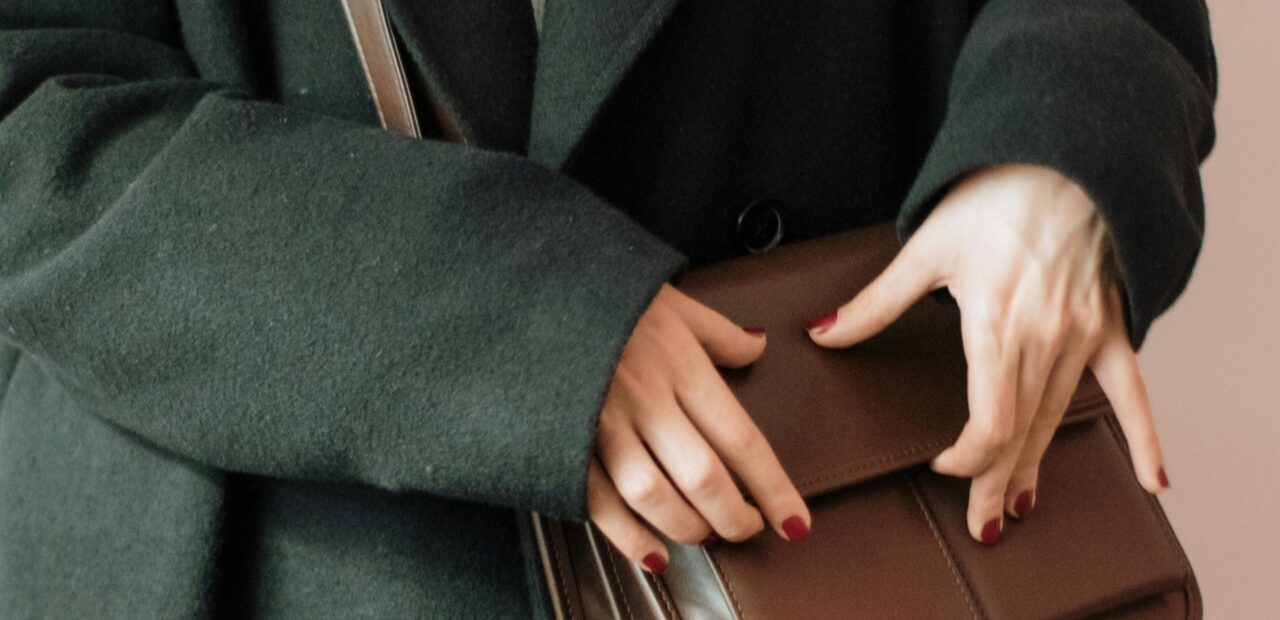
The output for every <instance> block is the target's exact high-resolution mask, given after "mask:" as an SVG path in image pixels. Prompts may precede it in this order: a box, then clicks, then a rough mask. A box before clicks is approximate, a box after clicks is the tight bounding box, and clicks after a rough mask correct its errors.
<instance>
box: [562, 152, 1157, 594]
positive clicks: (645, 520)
mask: <svg viewBox="0 0 1280 620" xmlns="http://www.w3.org/2000/svg"><path fill="white" fill-rule="evenodd" d="M1109 243H1110V242H1109V238H1108V235H1107V229H1106V225H1105V223H1104V221H1103V220H1102V218H1101V216H1100V215H1099V213H1098V211H1097V208H1096V207H1095V205H1094V204H1093V202H1092V200H1091V199H1090V198H1089V197H1088V195H1087V194H1086V193H1085V191H1084V190H1083V189H1082V188H1081V187H1080V186H1079V185H1078V184H1076V183H1075V182H1073V181H1071V180H1070V179H1068V178H1066V177H1064V176H1062V175H1061V174H1059V173H1058V172H1056V171H1054V170H1052V169H1049V168H1044V167H1040V166H1031V165H1021V164H1009V165H999V166H992V167H988V168H984V169H980V170H977V171H975V172H974V173H971V174H969V175H967V176H966V177H965V178H963V179H961V180H960V181H959V182H957V183H956V184H954V185H953V187H952V189H951V190H950V191H949V192H948V193H947V194H946V196H945V197H944V198H943V199H942V201H940V202H939V203H938V205H937V206H936V207H935V208H934V209H933V210H932V212H931V213H930V214H929V216H928V217H927V218H926V219H925V221H924V222H923V223H922V224H921V225H920V227H919V228H918V229H917V230H916V232H915V233H914V234H913V235H912V237H911V239H910V240H909V241H908V242H907V244H906V245H905V246H904V247H903V249H902V251H901V252H900V253H899V254H898V256H897V258H895V259H894V261H893V262H892V263H891V264H890V265H889V267H887V268H886V269H885V271H884V272H883V273H881V274H880V275H879V277H877V278H876V279H875V280H874V281H873V282H872V283H871V284H870V285H868V286H867V287H866V288H864V289H863V290H862V291H860V292H859V293H858V294H857V295H856V296H855V297H854V298H853V299H852V300H851V301H849V302H848V303H846V304H844V305H843V306H841V307H839V308H838V309H834V312H833V313H832V314H831V315H828V316H826V317H818V318H816V319H815V320H813V321H811V322H810V323H809V326H808V330H809V335H810V337H811V339H812V340H813V342H814V343H815V344H816V345H817V346H822V347H828V348H845V347H850V346H854V345H856V344H857V343H859V342H861V341H863V340H865V339H867V338H869V337H871V336H873V335H875V334H876V333H879V332H880V331H881V330H883V329H884V328H885V327H887V326H889V325H890V324H892V323H893V322H894V321H895V320H896V319H897V318H898V317H899V316H900V315H901V314H902V313H903V312H904V311H905V310H906V309H907V308H908V307H910V306H911V305H912V304H913V303H915V302H916V301H917V300H918V299H920V298H921V297H922V296H924V295H925V294H926V293H928V292H929V291H931V290H934V289H937V288H941V287H946V288H947V289H948V291H949V292H950V294H951V295H952V297H953V298H955V300H956V303H957V304H958V305H959V308H960V316H961V321H960V323H961V335H962V338H963V341H964V351H965V356H966V358H967V360H968V398H969V421H968V423H967V424H966V425H965V427H964V429H963V430H962V431H961V434H960V436H959V438H958V439H957V440H956V442H955V444H953V445H952V446H950V447H948V448H947V449H945V450H944V451H943V452H942V453H940V454H939V455H938V456H937V457H935V458H934V459H933V460H932V461H931V463H930V466H931V468H932V469H933V470H934V471H936V472H938V473H940V474H945V475H951V476H958V477H965V478H970V479H972V480H971V484H970V491H969V506H968V515H967V521H968V525H969V532H970V535H971V536H973V538H974V539H975V540H978V541H982V542H985V543H994V542H996V540H998V539H999V536H1000V532H1001V531H1002V530H1003V528H1004V526H1005V517H1006V515H1007V516H1009V517H1013V518H1019V517H1025V516H1026V515H1027V513H1028V512H1029V511H1030V510H1031V509H1032V508H1033V507H1034V504H1035V496H1036V492H1037V488H1036V487H1037V478H1038V472H1039V466H1040V461H1041V459H1042V457H1043V456H1044V453H1045V449H1046V448H1047V447H1048V445H1049V442H1050V439H1051V438H1052V436H1053V431H1054V429H1055V428H1056V427H1057V426H1058V423H1059V421H1060V420H1061V418H1062V416H1063V414H1064V413H1065V411H1066V408H1067V405H1068V402H1069V400H1070V397H1071V395H1072V393H1073V392H1074V391H1075V388H1076V386H1077V384H1078V383H1079V381H1080V377H1081V375H1082V373H1083V372H1084V369H1085V368H1089V369H1090V370H1091V371H1092V372H1093V374H1094V375H1095V376H1096V377H1097V379H1098V383H1099V384H1100V385H1101V387H1102V389H1103V391H1104V392H1105V393H1106V395H1107V397H1108V398H1109V399H1110V401H1111V404H1112V406H1113V408H1114V409H1115V412H1116V416H1117V418H1118V419H1119V421H1120V425H1121V428H1122V429H1123V431H1124V434H1125V437H1126V439H1127V440H1128V442H1129V445H1130V452H1131V454H1132V459H1133V467H1134V471H1135V472H1136V475H1137V479H1138V481H1139V482H1140V483H1141V485H1142V486H1143V487H1144V488H1145V489H1147V490H1148V491H1149V492H1151V493H1157V492H1159V491H1161V490H1163V489H1165V488H1167V487H1168V479H1167V477H1166V476H1165V473H1164V466H1163V456H1162V454H1161V449H1160V443H1159V440H1158V439H1157V436H1156V430H1155V424H1154V420H1153V418H1152V414H1151V409H1150V405H1149V403H1148V399H1147V392H1146V387H1145V385H1144V383H1143V380H1142V375H1141V373H1140V372H1139V368H1138V361H1137V356H1136V354H1135V352H1134V351H1133V349H1132V347H1131V346H1130V344H1129V338H1128V332H1127V329H1126V326H1125V324H1124V316H1123V308H1122V305H1121V300H1120V292H1119V288H1118V286H1117V284H1116V281H1117V278H1116V276H1115V275H1114V268H1112V267H1111V264H1112V263H1111V258H1110V256H1109V249H1108V248H1109ZM797 328H799V326H797ZM754 331H755V330H747V329H744V328H742V327H739V326H737V325H735V324H733V323H732V322H731V321H729V320H728V319H727V318H725V317H723V316H721V315H719V314H717V313H716V312H715V311H713V310H711V309H709V308H707V307H705V306H703V305H701V304H699V303H698V302H696V301H694V300H692V299H690V298H689V297H687V296H685V295H684V294H683V293H681V292H680V291H678V290H677V289H675V288H674V287H671V286H664V287H663V289H662V290H661V291H660V292H659V293H658V295H657V297H656V298H655V299H654V301H653V303H652V304H651V306H650V307H649V309H648V310H647V311H646V312H645V313H644V314H643V315H642V316H641V317H640V319H639V322H638V323H637V325H636V328H635V330H634V331H633V332H632V335H631V337H630V339H629V341H628V343H627V345H626V347H625V349H624V351H623V354H622V357H621V358H620V360H619V363H618V367H617V369H616V371H615V374H614V377H613V381H612V383H611V385H610V387H609V389H608V392H607V395H606V397H605V403H604V406H603V408H602V410H601V412H600V426H599V437H598V439H599V441H598V444H597V450H596V454H595V455H594V457H593V459H592V460H591V463H590V467H589V470H588V477H587V504H588V513H589V517H590V519H591V520H592V522H593V523H595V525H596V526H597V527H598V528H599V530H600V531H601V533H603V534H604V535H605V537H606V538H608V539H609V540H610V541H611V542H612V543H613V544H614V545H615V546H616V547H618V549H619V550H620V551H621V552H622V553H624V554H625V555H627V556H628V557H629V558H631V559H632V560H633V561H635V562H638V563H640V564H641V565H642V566H644V567H645V568H646V569H647V570H651V571H657V572H661V571H662V570H664V569H665V567H666V564H667V560H668V557H669V556H668V552H667V548H666V545H665V543H664V541H663V538H664V537H665V538H667V539H670V540H673V541H676V542H681V543H685V544H696V543H698V542H701V541H703V540H704V539H705V538H707V536H708V535H710V534H712V533H714V534H715V535H717V536H718V537H719V538H721V539H724V540H728V541H742V540H746V539H747V538H750V537H752V536H754V535H756V534H758V533H759V532H761V531H762V530H763V529H764V528H765V527H766V525H768V526H769V527H771V528H772V529H773V530H774V531H775V532H776V533H777V534H778V535H780V536H782V537H783V538H786V539H788V540H793V541H799V540H803V539H804V537H805V535H807V532H808V530H809V528H810V527H812V522H811V516H810V513H809V510H808V508H807V506H806V505H805V502H804V500H803V499H802V498H801V497H800V494H799V493H798V492H797V491H796V489H795V487H794V486H793V484H792V483H791V481H790V479H789V477H788V476H787V474H786V472H784V471H783V469H782V467H781V465H780V464H779V463H778V460H777V458H776V456H775V455H774V453H773V451H772V449H771V448H770V447H769V445H768V442H767V441H766V440H765V439H764V437H763V435H761V434H760V431H759V430H758V429H757V428H756V427H755V425H754V424H752V422H751V420H750V418H749V417H748V416H747V413H746V412H745V411H744V410H743V409H742V406H741V405H740V404H739V403H738V402H737V401H736V400H735V399H734V397H733V395H732V393H731V392H730V391H729V390H728V388H727V387H726V386H725V384H724V382H723V380H721V378H720V376H719V374H718V372H717V371H716V368H715V367H716V366H722V367H741V366H745V365H748V364H750V363H752V362H753V361H755V360H756V359H757V358H759V357H760V355H762V354H763V353H764V350H765V345H766V337H765V336H764V335H763V334H762V333H753V332H754ZM730 472H733V473H734V474H736V475H737V476H738V477H739V478H741V480H742V481H743V483H744V484H745V486H746V487H747V490H748V491H749V492H750V494H751V496H752V498H753V499H754V502H755V503H754V505H753V504H752V503H749V502H747V501H746V500H745V499H744V497H743V495H742V493H741V492H740V491H739V490H738V488H737V487H736V486H735V485H734V483H733V480H732V478H731V475H730ZM757 506H758V508H757Z"/></svg>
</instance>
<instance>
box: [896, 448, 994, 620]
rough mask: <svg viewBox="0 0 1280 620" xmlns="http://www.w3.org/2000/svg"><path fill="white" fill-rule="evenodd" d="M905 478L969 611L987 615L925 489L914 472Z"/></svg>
mask: <svg viewBox="0 0 1280 620" xmlns="http://www.w3.org/2000/svg"><path fill="white" fill-rule="evenodd" d="M903 478H904V479H905V481H906V483H907V488H908V489H910V490H911V495H912V496H913V497H914V498H915V500H916V505H917V506H919V508H920V512H921V513H922V514H923V515H924V519H925V522H926V523H928V524H929V531H930V533H932V534H933V540H934V541H935V542H937V543H938V550H939V551H941V552H942V557H943V559H944V560H946V562H947V566H948V567H949V568H950V569H951V575H952V576H953V577H955V580H956V587H957V589H959V590H960V595H961V596H962V597H963V598H964V602H965V604H966V605H968V606H969V613H970V614H972V615H973V617H974V618H975V619H981V618H985V617H987V614H986V612H985V610H983V609H982V605H981V603H980V602H979V601H978V600H977V597H976V596H975V595H974V592H973V585H972V583H971V582H970V580H969V577H968V575H967V574H966V573H965V570H964V567H963V566H961V565H960V561H959V558H958V557H957V556H956V555H955V552H954V550H953V549H952V548H951V545H950V544H948V543H947V541H946V538H945V537H944V536H943V535H942V530H940V529H939V528H938V523H937V520H936V519H935V518H934V515H933V510H932V508H930V507H929V505H928V500H926V499H925V497H924V491H923V490H922V489H921V488H920V486H919V484H918V483H917V482H916V480H915V477H914V474H909V473H904V474H903Z"/></svg>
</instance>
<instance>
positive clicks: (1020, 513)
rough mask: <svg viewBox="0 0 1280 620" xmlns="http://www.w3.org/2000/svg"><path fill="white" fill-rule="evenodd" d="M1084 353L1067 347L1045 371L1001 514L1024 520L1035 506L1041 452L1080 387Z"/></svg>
mask: <svg viewBox="0 0 1280 620" xmlns="http://www.w3.org/2000/svg"><path fill="white" fill-rule="evenodd" d="M1087 351H1088V349H1085V348H1070V347H1069V348H1067V349H1066V350H1065V351H1064V352H1063V354H1062V355H1060V356H1059V357H1058V360H1057V361H1056V362H1055V363H1054V366H1053V369H1052V370H1051V371H1050V372H1049V379H1048V381H1047V382H1046V383H1045V389H1044V395H1043V397H1042V398H1041V399H1040V405H1039V408H1038V409H1037V411H1036V414H1035V418H1034V419H1033V420H1032V421H1031V427H1030V428H1029V429H1028V430H1027V438H1026V440H1025V441H1024V442H1023V443H1022V450H1021V451H1020V453H1019V454H1018V462H1017V464H1016V465H1015V466H1014V468H1013V474H1012V475H1011V476H1010V478H1009V489H1008V491H1007V492H1006V493H1005V511H1006V512H1007V513H1008V514H1009V515H1011V516H1013V517H1017V518H1024V517H1026V516H1027V514H1028V513H1030V512H1031V509H1032V508H1034V507H1035V503H1036V493H1037V487H1038V479H1039V476H1040V461H1041V460H1043V459H1044V453H1045V452H1046V451H1047V450H1048V448H1049V443H1050V442H1051V441H1052V440H1053V436H1054V434H1055V433H1057V431H1058V427H1059V426H1060V425H1061V423H1062V416H1063V415H1065V414H1066V411H1067V406H1068V405H1069V404H1070V403H1071V396H1072V395H1073V394H1075V392H1076V388H1077V387H1078V386H1079V384H1080V376H1081V374H1082V373H1083V372H1084V367H1085V362H1086V361H1087V359H1088V353H1087Z"/></svg>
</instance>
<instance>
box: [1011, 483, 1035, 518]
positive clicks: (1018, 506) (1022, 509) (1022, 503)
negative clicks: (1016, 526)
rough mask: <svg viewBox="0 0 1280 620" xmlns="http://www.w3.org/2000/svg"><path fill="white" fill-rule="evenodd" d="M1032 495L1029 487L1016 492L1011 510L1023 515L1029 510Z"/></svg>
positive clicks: (1020, 515)
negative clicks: (1016, 497)
mask: <svg viewBox="0 0 1280 620" xmlns="http://www.w3.org/2000/svg"><path fill="white" fill-rule="evenodd" d="M1034 497H1035V496H1034V495H1033V494H1032V493H1031V490H1030V489H1027V490H1026V491H1023V492H1022V493H1019V494H1018V499H1016V500H1014V502H1013V511H1014V512H1016V513H1018V516H1019V517H1025V516H1027V514H1028V513H1030V512H1031V506H1032V499H1034Z"/></svg>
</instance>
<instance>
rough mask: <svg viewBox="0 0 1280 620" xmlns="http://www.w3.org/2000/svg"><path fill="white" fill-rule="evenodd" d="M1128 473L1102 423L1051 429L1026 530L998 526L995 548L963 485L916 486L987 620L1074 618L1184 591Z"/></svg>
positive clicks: (1161, 529)
mask: <svg viewBox="0 0 1280 620" xmlns="http://www.w3.org/2000/svg"><path fill="white" fill-rule="evenodd" d="M1131 471H1132V469H1131V465H1130V462H1129V460H1128V459H1127V458H1126V457H1125V456H1124V454H1123V453H1121V451H1120V449H1119V444H1118V443H1117V442H1116V438H1115V437H1114V436H1113V435H1112V433H1111V429H1110V428H1108V424H1107V421H1106V420H1102V419H1099V420H1094V421H1091V422H1088V423H1085V424H1079V425H1074V426H1071V427H1068V428H1063V429H1061V430H1059V432H1058V435H1057V436H1056V437H1055V438H1054V441H1053V443H1052V444H1051V445H1050V446H1049V450H1048V452H1047V453H1046V455H1045V458H1044V461H1043V463H1042V465H1041V469H1040V488H1039V492H1038V493H1037V498H1036V507H1035V509H1034V510H1033V511H1032V513H1031V515H1030V516H1029V517H1028V518H1027V519H1026V520H1025V521H1019V520H1015V519H1006V521H1005V530H1004V533H1003V535H1002V537H1001V540H1000V543H999V544H998V545H994V546H986V545H982V544H980V543H978V542H976V541H974V540H972V539H971V538H970V537H969V533H968V529H967V525H966V521H965V517H964V515H965V509H966V506H967V505H968V498H969V482H968V481H967V480H962V479H957V478H950V477H944V476H939V475H936V474H933V473H932V472H928V471H923V472H922V473H921V475H920V476H919V483H920V487H921V489H922V491H923V494H924V496H925V498H926V503H927V504H928V505H929V507H930V508H931V509H932V511H933V512H934V514H935V516H936V520H937V523H938V528H939V529H940V530H941V532H942V535H943V537H944V539H946V541H947V543H948V545H949V546H950V547H951V550H952V553H953V554H954V555H955V557H956V560H957V563H958V564H959V565H960V567H961V569H962V570H963V571H964V573H965V574H966V575H967V578H968V581H969V583H970V584H971V586H972V587H973V591H974V593H975V595H976V597H977V598H978V600H979V601H980V605H981V607H982V610H983V611H984V612H985V613H986V614H987V615H988V616H989V617H991V618H1019V619H1023V618H1025V619H1028V620H1032V619H1035V618H1078V617H1088V616H1090V615H1092V614H1097V613H1100V612H1103V611H1105V610H1107V609H1111V608H1114V607H1115V606H1117V605H1121V604H1123V603H1125V602H1127V601H1135V600H1141V599H1145V598H1147V597H1151V596H1155V595H1158V594H1162V593H1165V592H1171V591H1181V590H1182V588H1183V587H1184V585H1185V584H1186V580H1187V575H1188V568H1187V567H1186V566H1185V564H1184V563H1183V559H1182V556H1181V554H1180V553H1179V552H1178V551H1177V547H1176V546H1175V545H1176V543H1173V541H1172V533H1171V532H1169V531H1168V529H1167V524H1166V523H1165V522H1164V521H1163V519H1162V518H1161V516H1160V515H1159V514H1157V513H1155V512H1153V511H1152V510H1151V506H1150V505H1149V500H1148V494H1147V492H1146V491H1145V490H1143V489H1142V487H1140V486H1139V485H1138V483H1137V481H1136V479H1135V478H1134V477H1133V474H1132V473H1131ZM815 529H816V524H815ZM1186 615H1187V614H1186V611H1185V610H1183V611H1182V612H1180V613H1179V614H1176V615H1174V616H1172V617H1179V618H1181V617H1186ZM1166 617H1169V616H1166Z"/></svg>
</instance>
